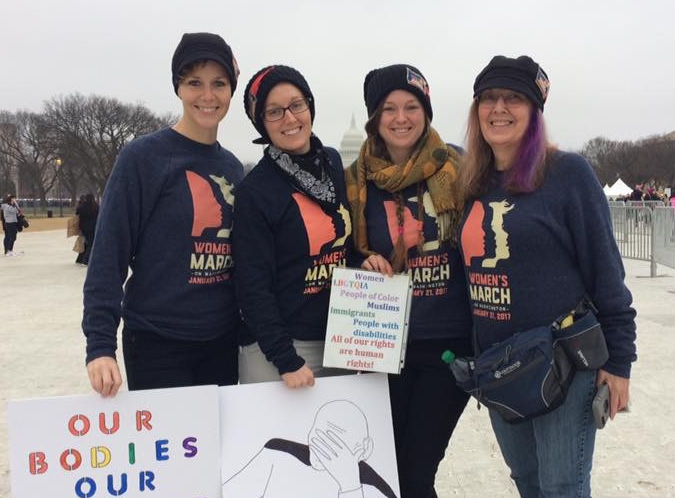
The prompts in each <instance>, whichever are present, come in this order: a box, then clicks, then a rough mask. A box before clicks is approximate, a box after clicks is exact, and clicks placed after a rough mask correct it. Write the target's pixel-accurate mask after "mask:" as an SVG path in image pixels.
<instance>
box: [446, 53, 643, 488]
mask: <svg viewBox="0 0 675 498" xmlns="http://www.w3.org/2000/svg"><path fill="white" fill-rule="evenodd" d="M549 86H550V84H549V79H548V76H547V75H546V72H544V70H543V69H542V68H541V67H540V66H539V64H537V63H536V62H535V61H533V60H532V59H531V58H530V57H527V56H521V57H518V58H517V59H513V58H509V57H504V56H496V57H494V58H493V59H492V60H491V61H490V63H489V64H488V65H487V66H486V67H485V68H484V69H483V70H482V71H481V72H480V74H479V75H478V76H477V77H476V81H475V83H474V87H473V89H474V102H473V104H472V105H471V110H470V112H469V119H468V129H467V152H466V156H465V158H464V159H465V160H464V166H463V168H462V170H461V172H460V178H459V188H460V195H461V197H462V201H463V203H464V205H465V206H466V210H465V216H464V219H463V222H462V223H461V224H460V243H461V249H462V252H463V256H464V258H463V261H464V265H465V271H466V275H467V282H468V285H469V294H470V298H471V307H472V313H473V323H474V331H475V339H476V340H475V347H476V348H477V349H478V351H476V353H479V352H480V351H483V350H485V349H486V348H488V347H490V346H491V345H494V344H496V343H499V342H501V341H503V340H505V339H507V338H508V337H510V336H512V335H513V334H515V333H518V332H523V331H526V330H528V329H532V328H534V327H537V326H541V325H550V324H552V323H554V322H555V321H556V320H557V319H558V318H559V317H563V316H566V315H567V314H569V313H570V310H574V309H575V307H576V306H577V305H578V304H579V303H580V302H581V301H582V300H584V298H586V299H587V300H589V301H590V302H592V304H593V305H594V309H593V311H594V312H595V314H596V317H597V320H598V322H599V323H600V325H601V327H602V334H603V335H604V339H605V342H606V344H607V349H608V352H609V359H608V360H607V361H606V363H604V365H602V366H601V367H600V368H599V369H597V370H584V369H581V368H580V369H579V370H578V371H576V373H575V374H574V377H573V380H572V381H571V384H570V385H569V389H568V391H567V396H566V398H565V400H564V402H563V403H562V405H561V406H559V407H558V408H555V409H553V410H551V411H549V412H548V413H545V414H543V415H540V416H537V417H534V418H531V419H529V420H526V421H524V422H520V423H517V424H512V423H508V422H506V421H505V420H504V419H503V418H502V417H501V415H500V414H499V413H498V412H497V411H495V410H493V409H492V408H491V409H490V420H491V423H492V427H493V429H494V432H495V435H496V437H497V441H498V442H499V446H500V448H501V451H502V454H503V456H504V460H505V461H506V464H507V465H508V466H509V468H510V470H511V477H512V478H513V479H514V481H515V483H516V486H517V487H518V490H519V492H520V495H521V496H522V497H524V498H537V497H541V496H547V497H556V498H567V497H570V498H572V497H575V498H582V497H583V498H588V497H590V496H591V494H590V492H591V487H590V472H591V466H592V459H593V448H594V443H595V433H596V428H595V425H594V422H593V415H592V408H591V404H592V400H593V397H594V393H595V390H596V386H599V385H600V384H603V383H606V384H607V385H608V387H609V391H610V417H611V418H614V415H615V414H616V413H617V411H620V410H622V409H624V408H625V407H626V406H627V404H628V398H629V377H630V370H631V363H632V362H633V361H635V359H636V354H635V310H634V309H633V308H632V307H631V303H632V297H631V294H630V292H629V291H628V289H627V288H626V286H625V284H624V282H623V279H624V269H623V264H622V262H621V257H620V255H619V252H618V249H617V246H616V242H615V240H614V236H613V233H612V227H611V223H610V216H609V209H608V207H607V202H606V200H605V197H604V194H603V192H602V188H601V186H600V184H599V183H598V180H597V179H596V177H595V174H594V173H593V171H592V169H591V167H590V166H589V164H588V162H586V160H585V159H584V158H583V157H581V156H579V155H577V154H572V153H566V152H561V151H559V150H557V149H556V148H555V147H553V146H552V145H550V144H549V143H548V141H547V138H546V131H545V127H544V118H543V110H544V103H545V102H546V98H547V96H548V90H549ZM591 307H592V306H591ZM568 318H570V319H571V317H568ZM562 326H563V327H564V326H565V325H564V324H563V325H562Z"/></svg>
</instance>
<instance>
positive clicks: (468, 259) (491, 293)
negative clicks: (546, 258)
mask: <svg viewBox="0 0 675 498" xmlns="http://www.w3.org/2000/svg"><path fill="white" fill-rule="evenodd" d="M488 207H489V210H490V214H491V215H492V219H491V221H490V225H489V226H486V223H485V221H486V212H485V207H484V206H483V204H482V203H481V202H479V201H475V202H474V203H473V206H471V212H469V216H468V217H467V219H466V222H465V223H464V228H463V229H462V235H461V242H462V252H463V254H464V264H465V265H466V266H467V267H469V268H471V270H470V271H469V272H468V277H469V293H470V295H471V300H472V301H473V304H474V310H473V314H474V315H475V316H480V317H484V318H489V319H492V320H501V321H503V320H510V319H511V313H510V307H511V288H510V287H509V277H508V275H506V274H503V273H499V272H496V271H495V272H492V273H488V272H486V271H483V269H493V268H497V265H498V263H499V262H500V261H506V260H508V259H509V258H510V257H511V250H510V248H509V234H508V232H507V231H506V229H505V228H504V217H505V216H507V215H508V213H510V212H511V211H512V210H513V209H514V208H515V204H510V203H509V202H508V201H506V200H502V201H496V202H490V203H488ZM486 231H487V232H488V233H486ZM486 241H489V242H490V243H491V244H490V247H489V248H488V244H487V243H486ZM486 256H487V257H486ZM474 258H479V261H480V266H479V268H476V267H475V266H474V267H472V260H473V259H474Z"/></svg>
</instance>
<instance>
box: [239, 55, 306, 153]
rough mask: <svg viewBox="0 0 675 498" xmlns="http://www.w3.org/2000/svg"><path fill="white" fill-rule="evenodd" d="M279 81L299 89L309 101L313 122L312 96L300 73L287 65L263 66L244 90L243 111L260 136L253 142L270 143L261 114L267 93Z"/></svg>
mask: <svg viewBox="0 0 675 498" xmlns="http://www.w3.org/2000/svg"><path fill="white" fill-rule="evenodd" d="M279 83H290V84H292V85H293V86H295V87H297V88H298V90H300V93H302V95H304V97H305V98H306V99H307V100H308V101H309V112H310V114H311V116H312V123H314V96H313V95H312V91H311V90H310V89H309V85H308V84H307V81H306V80H305V78H304V77H303V76H302V74H300V73H299V72H298V71H297V70H296V69H293V68H292V67H289V66H281V65H275V66H267V67H264V68H262V69H261V70H260V71H258V72H257V73H255V74H254V75H253V77H252V78H251V79H250V80H249V82H248V84H247V85H246V90H244V111H245V112H246V115H247V116H248V118H249V119H250V120H251V123H253V126H255V129H256V130H257V131H258V133H260V138H256V139H255V140H253V143H254V144H268V143H270V137H269V135H268V134H267V131H266V130H265V123H264V121H263V115H262V114H263V111H264V110H265V101H266V100H267V95H268V94H269V93H270V92H271V91H272V88H274V87H275V86H277V85H278V84H279Z"/></svg>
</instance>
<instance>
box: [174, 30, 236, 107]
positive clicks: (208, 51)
mask: <svg viewBox="0 0 675 498" xmlns="http://www.w3.org/2000/svg"><path fill="white" fill-rule="evenodd" d="M206 60H209V61H214V62H217V63H218V64H220V65H221V66H223V67H224V68H225V72H226V73H227V77H228V78H229V80H230V87H231V89H232V93H234V90H235V89H236V88H237V78H239V65H238V64H237V59H235V58H234V55H232V49H231V48H230V46H229V45H228V44H227V43H225V40H223V39H222V38H221V37H220V36H218V35H215V34H213V33H185V34H184V35H183V38H181V40H180V43H179V44H178V46H177V47H176V51H175V52H174V53H173V59H172V60H171V79H172V82H173V89H174V91H175V92H176V95H177V94H178V84H179V83H180V74H181V72H182V71H183V70H184V69H185V68H186V67H187V66H189V65H190V64H193V63H195V62H197V61H206Z"/></svg>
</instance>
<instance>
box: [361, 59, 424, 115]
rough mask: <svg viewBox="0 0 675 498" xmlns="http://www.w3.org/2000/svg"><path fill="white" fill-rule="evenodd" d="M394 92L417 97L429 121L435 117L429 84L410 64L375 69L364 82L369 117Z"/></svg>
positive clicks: (364, 96) (364, 95)
mask: <svg viewBox="0 0 675 498" xmlns="http://www.w3.org/2000/svg"><path fill="white" fill-rule="evenodd" d="M394 90H405V91H406V92H410V93H412V94H413V95H415V97H417V98H418V99H419V101H420V103H421V104H422V106H423V107H424V110H425V111H426V114H427V117H428V118H429V121H431V119H432V118H433V117H434V113H433V111H432V110H431V99H430V98H429V84H428V83H427V80H426V79H425V78H424V75H423V74H422V72H421V71H420V70H419V69H417V68H416V67H415V66H411V65H409V64H395V65H393V66H387V67H381V68H379V69H373V70H372V71H371V72H369V73H368V74H367V75H366V79H365V80H364V81H363V98H364V100H365V101H366V108H367V109H368V117H371V116H372V115H373V114H374V113H375V110H376V109H377V106H378V105H380V102H382V100H384V98H385V97H386V96H387V95H389V94H390V93H391V92H393V91H394Z"/></svg>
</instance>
